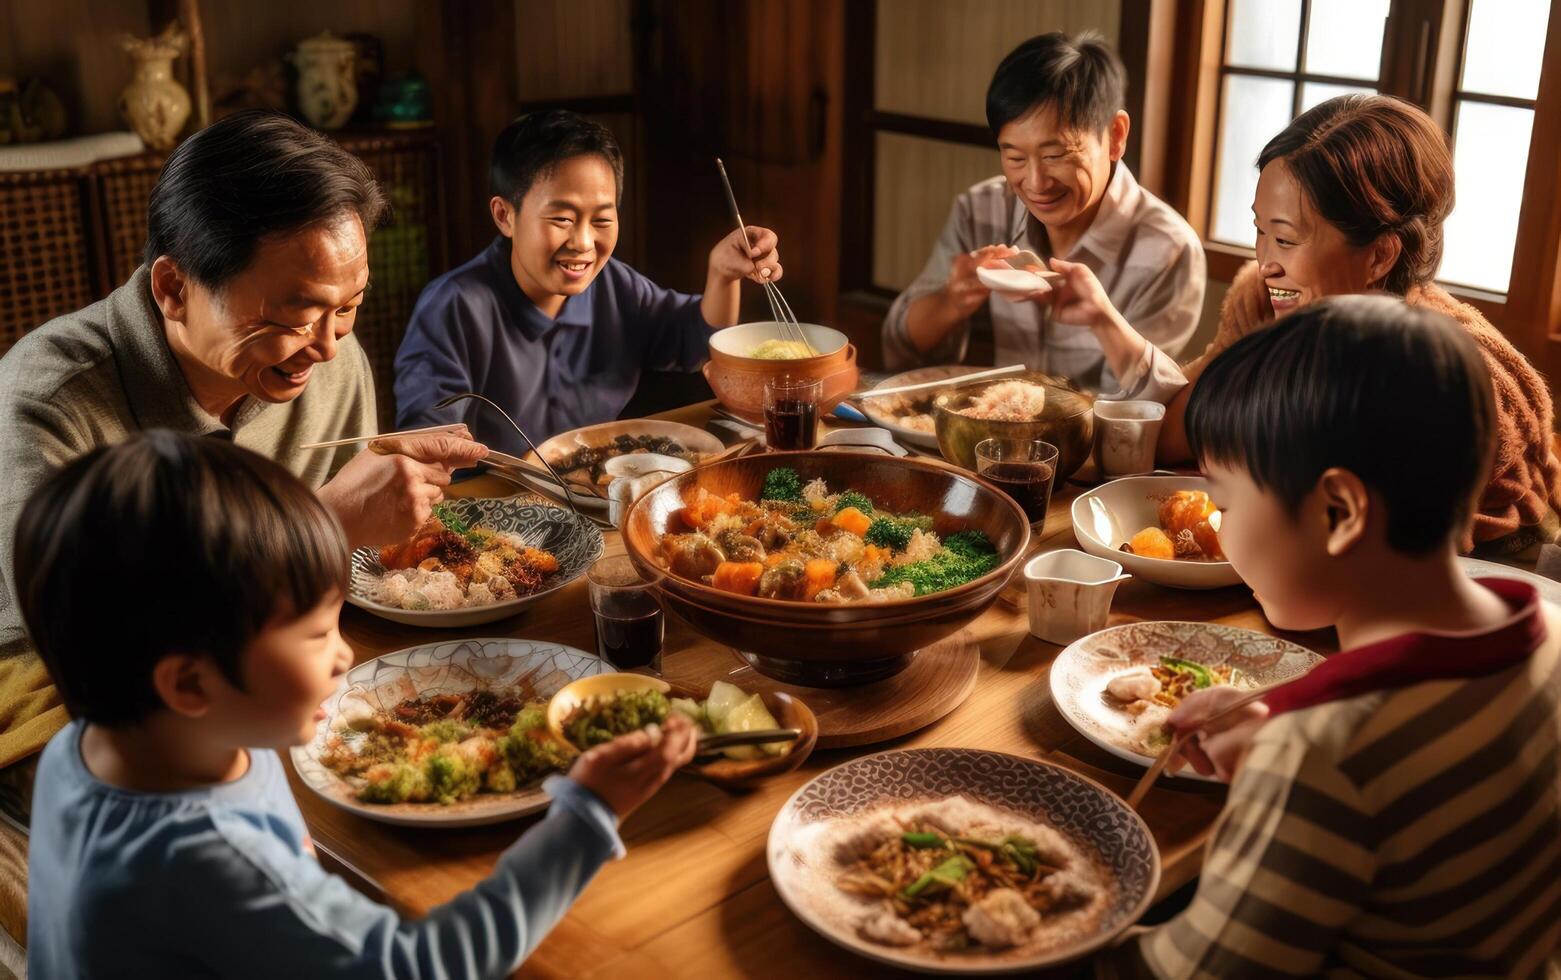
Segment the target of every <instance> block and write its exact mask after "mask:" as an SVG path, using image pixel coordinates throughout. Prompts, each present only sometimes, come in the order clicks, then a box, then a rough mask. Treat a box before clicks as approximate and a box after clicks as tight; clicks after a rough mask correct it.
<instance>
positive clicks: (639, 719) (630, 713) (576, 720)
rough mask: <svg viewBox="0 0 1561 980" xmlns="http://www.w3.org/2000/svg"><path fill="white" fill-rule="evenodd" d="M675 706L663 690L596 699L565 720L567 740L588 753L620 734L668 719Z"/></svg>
mask: <svg viewBox="0 0 1561 980" xmlns="http://www.w3.org/2000/svg"><path fill="white" fill-rule="evenodd" d="M671 710H672V706H671V704H670V703H668V701H667V696H666V695H665V694H662V693H661V692H660V691H621V692H619V693H618V694H615V695H613V696H612V697H610V698H594V699H592V700H590V701H588V702H586V703H585V704H582V705H580V706H579V707H578V708H576V709H574V710H573V711H571V712H570V713H569V717H568V718H566V719H564V737H565V738H567V739H569V743H570V744H571V745H573V746H575V747H576V748H578V749H580V750H581V751H584V750H586V749H588V748H591V747H592V746H594V745H601V744H602V743H603V742H611V741H612V740H613V739H615V738H617V737H618V736H619V735H625V734H628V733H629V732H632V731H638V730H639V729H641V728H644V727H645V726H646V725H650V724H660V723H661V722H664V721H666V720H667V714H668V712H670V711H671Z"/></svg>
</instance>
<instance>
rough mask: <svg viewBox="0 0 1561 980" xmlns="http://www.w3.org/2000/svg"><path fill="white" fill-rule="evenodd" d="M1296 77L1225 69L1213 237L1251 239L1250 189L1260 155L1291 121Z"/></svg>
mask: <svg viewBox="0 0 1561 980" xmlns="http://www.w3.org/2000/svg"><path fill="white" fill-rule="evenodd" d="M1294 95H1295V84H1294V83H1293V82H1282V81H1279V80H1278V79H1274V78H1254V77H1252V76H1251V75H1226V76H1225V91H1224V93H1223V94H1222V100H1221V102H1220V143H1219V152H1218V154H1217V155H1216V162H1215V166H1216V168H1217V169H1216V170H1215V189H1214V195H1215V196H1214V219H1213V221H1212V222H1211V225H1212V226H1213V227H1212V228H1211V229H1210V233H1209V235H1210V237H1211V238H1215V239H1218V240H1219V241H1222V242H1230V243H1231V244H1233V245H1251V244H1253V242H1255V241H1256V240H1257V239H1256V236H1255V235H1254V234H1253V231H1252V195H1253V192H1255V191H1256V190H1257V155H1258V154H1259V153H1261V152H1262V151H1263V146H1264V145H1265V144H1266V143H1267V142H1268V141H1269V140H1270V139H1272V138H1273V136H1274V134H1275V133H1277V132H1279V131H1280V130H1281V129H1283V128H1284V127H1285V124H1286V123H1287V122H1289V121H1290V100H1291V99H1292V98H1293V97H1294Z"/></svg>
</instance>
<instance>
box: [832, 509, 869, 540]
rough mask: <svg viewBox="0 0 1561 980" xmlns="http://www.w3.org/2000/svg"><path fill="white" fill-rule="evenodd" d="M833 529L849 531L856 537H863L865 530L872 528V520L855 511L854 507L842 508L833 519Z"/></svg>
mask: <svg viewBox="0 0 1561 980" xmlns="http://www.w3.org/2000/svg"><path fill="white" fill-rule="evenodd" d="M834 522H835V527H838V528H840V529H841V530H842V531H850V532H851V533H852V534H854V535H856V536H857V537H859V538H860V537H865V536H866V535H867V529H868V528H869V527H872V525H873V519H872V518H871V517H868V516H867V515H866V514H864V513H862V512H861V511H859V510H857V509H856V508H855V507H843V508H841V510H840V512H839V513H838V514H836V515H835V517H834Z"/></svg>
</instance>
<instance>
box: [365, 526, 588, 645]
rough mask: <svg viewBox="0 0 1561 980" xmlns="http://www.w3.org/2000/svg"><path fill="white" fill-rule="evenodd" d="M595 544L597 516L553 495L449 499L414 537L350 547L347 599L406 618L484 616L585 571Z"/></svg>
mask: <svg viewBox="0 0 1561 980" xmlns="http://www.w3.org/2000/svg"><path fill="white" fill-rule="evenodd" d="M602 547H603V545H602V532H601V531H599V530H598V529H597V528H596V526H595V525H593V524H592V523H591V522H590V521H588V520H586V519H585V518H583V517H581V516H579V515H577V514H575V513H573V512H571V511H568V510H565V509H564V508H562V507H558V506H555V505H553V504H549V503H543V502H540V501H537V500H533V499H527V498H525V497H491V498H489V497H483V498H476V497H462V498H458V499H455V500H447V501H445V502H444V503H442V504H440V505H439V506H438V507H436V508H435V517H434V518H433V519H432V520H430V521H429V523H428V524H426V525H424V527H423V528H422V529H420V530H419V531H418V533H417V534H416V535H415V536H414V537H413V538H412V540H410V541H406V542H403V543H401V544H398V545H391V546H389V547H385V548H378V549H375V548H359V549H357V550H356V551H354V552H353V553H352V580H351V583H350V585H349V587H348V591H347V601H348V602H350V603H351V604H352V605H354V606H357V607H358V608H360V609H366V610H368V611H369V612H371V613H373V614H374V615H376V616H380V617H383V618H385V619H388V620H390V621H392V622H396V623H405V624H407V625H409V626H428V627H439V628H449V627H456V626H475V625H478V624H481V623H491V622H494V621H495V620H499V619H503V618H505V617H506V616H513V615H515V614H516V613H518V612H520V611H521V610H522V609H524V608H525V607H526V606H528V605H530V604H531V603H533V602H535V601H537V599H539V598H541V597H542V596H544V595H547V594H548V593H550V592H553V591H554V590H556V589H559V588H562V587H563V586H565V585H568V584H569V583H570V582H573V581H574V580H575V579H577V578H579V577H580V576H582V575H584V574H585V573H586V571H587V570H588V569H589V568H590V567H591V563H592V562H594V561H596V559H598V558H600V557H601V555H602Z"/></svg>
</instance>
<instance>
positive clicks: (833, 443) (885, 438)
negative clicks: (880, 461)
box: [818, 428, 909, 456]
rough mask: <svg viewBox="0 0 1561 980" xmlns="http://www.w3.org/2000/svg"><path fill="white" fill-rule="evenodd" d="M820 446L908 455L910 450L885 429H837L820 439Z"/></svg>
mask: <svg viewBox="0 0 1561 980" xmlns="http://www.w3.org/2000/svg"><path fill="white" fill-rule="evenodd" d="M818 448H820V449H827V450H832V451H834V452H843V453H873V452H881V453H887V454H888V455H890V456H906V455H909V451H908V450H907V449H906V448H905V447H904V446H902V445H900V444H899V443H897V442H895V441H894V436H892V435H890V434H889V433H888V432H885V431H884V430H883V429H865V428H864V429H836V430H834V431H833V432H830V433H828V434H826V435H825V436H824V438H822V439H820V440H819V441H818Z"/></svg>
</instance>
